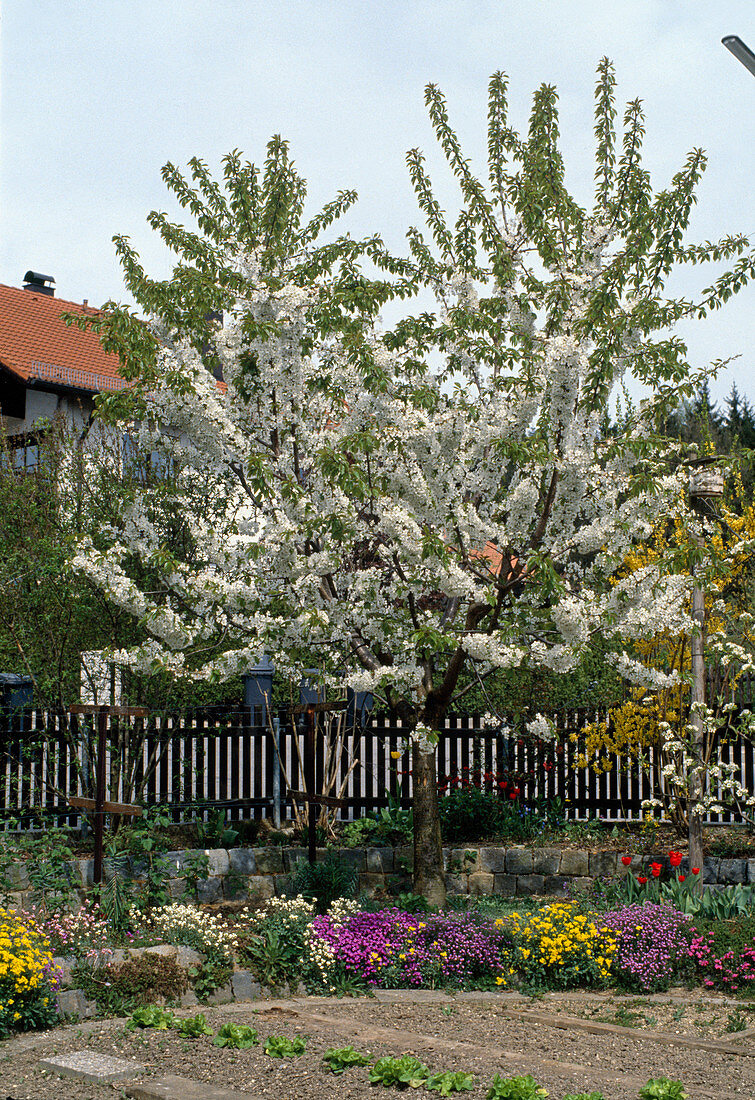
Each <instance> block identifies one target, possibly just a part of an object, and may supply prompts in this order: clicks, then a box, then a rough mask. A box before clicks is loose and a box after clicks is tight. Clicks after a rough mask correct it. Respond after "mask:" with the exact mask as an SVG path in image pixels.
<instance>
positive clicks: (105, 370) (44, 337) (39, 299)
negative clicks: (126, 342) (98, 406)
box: [0, 271, 126, 442]
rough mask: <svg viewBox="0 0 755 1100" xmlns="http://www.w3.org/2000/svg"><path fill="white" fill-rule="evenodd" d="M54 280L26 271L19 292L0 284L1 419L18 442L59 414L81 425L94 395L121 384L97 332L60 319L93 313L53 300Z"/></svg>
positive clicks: (78, 304)
mask: <svg viewBox="0 0 755 1100" xmlns="http://www.w3.org/2000/svg"><path fill="white" fill-rule="evenodd" d="M54 282H55V280H54V279H53V278H52V277H51V276H49V275H40V274H38V273H37V272H34V271H27V273H26V275H25V276H24V286H23V287H21V288H19V287H13V286H4V285H2V284H0V417H1V418H2V425H3V428H4V430H5V432H6V433H7V434H8V435H9V436H11V437H16V438H18V439H19V442H21V441H22V440H23V439H25V438H28V437H29V433H33V428H34V424H35V423H36V422H37V421H39V420H43V419H52V418H53V417H55V416H57V415H60V414H61V413H62V414H64V415H67V416H71V417H72V418H73V419H74V420H75V421H81V422H82V423H83V422H84V421H85V420H86V418H87V417H88V416H89V413H90V412H91V410H92V405H93V401H94V397H95V395H96V394H98V393H101V392H102V391H104V390H114V389H122V388H123V387H124V386H125V385H126V383H125V382H124V381H123V379H122V378H121V377H120V374H119V372H118V367H119V361H118V357H117V356H115V355H113V354H111V353H109V352H106V351H105V350H104V349H103V347H102V346H101V344H100V341H99V337H98V336H97V334H96V333H94V332H90V331H88V330H87V331H84V330H82V329H80V328H78V327H77V326H75V325H70V326H69V325H67V324H66V322H65V320H64V317H65V315H66V314H78V315H80V316H96V315H97V313H98V310H96V309H93V308H92V307H90V306H89V305H88V304H87V303H86V302H83V303H81V302H69V301H65V300H64V299H62V298H56V297H55V292H54V289H53V285H52V284H53V283H54Z"/></svg>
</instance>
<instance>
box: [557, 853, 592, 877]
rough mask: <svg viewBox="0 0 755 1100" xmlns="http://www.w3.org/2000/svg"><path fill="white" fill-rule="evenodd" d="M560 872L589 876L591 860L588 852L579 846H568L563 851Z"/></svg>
mask: <svg viewBox="0 0 755 1100" xmlns="http://www.w3.org/2000/svg"><path fill="white" fill-rule="evenodd" d="M558 870H559V874H562V875H581V876H585V877H586V876H587V875H589V873H590V860H589V856H588V853H587V852H583V851H581V850H580V849H578V848H566V849H564V851H563V852H562V853H561V864H560V866H559V869H558Z"/></svg>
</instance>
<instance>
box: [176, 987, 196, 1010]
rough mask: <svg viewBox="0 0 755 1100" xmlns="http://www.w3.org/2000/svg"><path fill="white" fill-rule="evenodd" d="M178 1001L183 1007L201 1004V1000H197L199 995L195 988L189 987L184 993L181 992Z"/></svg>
mask: <svg viewBox="0 0 755 1100" xmlns="http://www.w3.org/2000/svg"><path fill="white" fill-rule="evenodd" d="M178 1003H179V1004H180V1006H181V1008H194V1006H195V1005H198V1004H199V1001H198V1000H197V995H196V993H195V992H194V990H193V989H187V990H186V991H185V992H184V993H182V994H181V997H180V998H179V1001H178Z"/></svg>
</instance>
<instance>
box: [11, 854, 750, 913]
mask: <svg viewBox="0 0 755 1100" xmlns="http://www.w3.org/2000/svg"><path fill="white" fill-rule="evenodd" d="M201 854H202V852H201V851H199V852H198V851H182V852H167V853H165V858H166V860H167V862H168V865H169V868H171V869H172V868H174V867H175V877H173V876H172V875H170V874H169V877H168V882H167V885H168V890H169V892H170V894H171V896H172V897H173V898H175V899H180V898H181V897H182V896H183V895H184V890H185V883H184V881H183V880H182V879H180V878H179V877H178V872H179V870H180V869H181V867H182V866H183V865H184V863H185V862H186V861H187V860H189V859H191V858H193V857H196V856H197V855H201ZM206 855H207V859H208V864H209V876H208V877H207V878H206V879H204V880H203V881H201V882H200V883H199V885H198V899H199V901H201V902H204V903H210V904H211V903H215V902H220V901H224V900H228V901H248V902H250V903H252V904H260V903H261V902H264V901H266V900H267V899H268V898H271V897H273V896H275V895H279V894H282V893H284V892H285V891H286V889H287V887H288V884H289V876H290V873H291V871H292V870H293V869H294V868H295V866H296V864H297V862H298V861H299V860H303V859H306V851H305V849H303V848H281V847H274V848H272V847H271V848H231V849H225V848H217V849H212V850H209V851H207V852H206ZM338 855H339V856H340V858H341V859H343V860H344V861H345V862H346V863H348V864H349V865H350V866H352V867H353V868H354V869H355V870H356V872H357V873H358V875H359V890H360V891H362V892H364V893H366V894H368V895H370V896H371V895H374V894H376V893H382V892H384V891H388V890H389V889H393V890H394V891H395V889H396V888H397V887H398V888H399V889H408V888H409V887H410V885H411V872H412V859H413V855H412V849H411V847H410V846H407V847H403V848H341V849H338ZM324 856H325V849H318V859H322V858H324ZM654 858H658V859H659V860H660V861H661V862H663V859H662V857H655V856H647V857H640V856H634V857H633V858H632V864H631V868H630V869H631V870H634V871H638V870H639V869H640V868H641V867H643V866H646V865H647V864H649V863H650V862H651V860H652V859H654ZM443 860H444V868H445V871H446V885H447V888H448V891H449V893H451V894H493V893H495V894H502V895H503V896H505V897H513V896H515V895H527V894H529V895H531V894H544V895H551V896H553V895H559V894H562V893H563V892H564V889H565V888H566V887H567V886H569V885H574V886H578V887H585V886H587V885H588V884H589V882H590V880H591V879H594V878H600V877H609V876H614V875H617V874H622V873H626V872H625V868H624V866H623V865H622V863H621V859H620V856H619V854H617V853H616V852H589V851H584V850H581V849H574V848H563V849H562V848H501V847H471V846H470V847H467V848H444V850H443ZM68 866H69V869H70V881H71V885H72V886H73V887H74V888H75V889H76V890H77V891H78V893H79V896H80V897H81V899H82V900H83V899H84V898H85V897H86V894H87V891H88V889H89V888H91V886H92V881H93V880H92V873H93V867H94V864H93V861H92V860H91V859H81V860H74V861H73V862H71V863H70V864H69V865H68ZM108 870H109V868H108V864H107V860H106V861H105V874H106V877H107V875H108ZM680 870H681V871H682V872H685V871H686V870H687V867H686V860H685V861H684V862H683V863H682V866H681V868H680ZM128 873H129V875H130V876H131V878H133V879H134V881H136V882H138V881H139V880H140V879H141V878H142V876H143V875H144V873H145V865H144V863H143V862H141V863H140V861H138V860H134V859H132V860H131V861H130V863H129V872H128ZM9 877H10V879H11V882H12V884H13V886H14V888H15V889H14V896H13V898H12V899H11V905H12V906H21V907H26V906H28V905H29V904H30V903H31V902H32V900H33V899H32V898H31V896H30V894H29V877H28V874H27V871H26V867H25V865H24V864H23V863H16V864H13V865H12V867H11V869H10V876H9ZM704 881H705V882H706V883H708V884H709V885H711V886H724V885H730V884H734V883H753V884H755V859H706V860H705V867H704Z"/></svg>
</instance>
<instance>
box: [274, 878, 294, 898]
mask: <svg viewBox="0 0 755 1100" xmlns="http://www.w3.org/2000/svg"><path fill="white" fill-rule="evenodd" d="M273 883H274V884H275V893H276V896H277V897H279V898H280V897H283V896H284V895H285V894H287V893H288V889H289V887H290V885H291V876H290V875H273Z"/></svg>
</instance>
